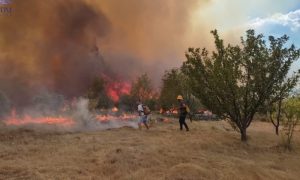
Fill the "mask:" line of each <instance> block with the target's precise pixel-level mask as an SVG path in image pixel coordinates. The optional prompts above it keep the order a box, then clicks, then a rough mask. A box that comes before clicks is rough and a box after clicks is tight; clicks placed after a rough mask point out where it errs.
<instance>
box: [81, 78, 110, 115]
mask: <svg viewBox="0 0 300 180" xmlns="http://www.w3.org/2000/svg"><path fill="white" fill-rule="evenodd" d="M87 97H88V99H89V109H90V110H93V109H99V108H106V109H107V108H110V107H112V106H113V102H112V100H111V99H110V98H109V97H108V95H107V93H106V91H105V81H104V80H103V79H101V78H95V79H94V81H93V82H92V84H91V85H90V87H89V89H88V92H87Z"/></svg>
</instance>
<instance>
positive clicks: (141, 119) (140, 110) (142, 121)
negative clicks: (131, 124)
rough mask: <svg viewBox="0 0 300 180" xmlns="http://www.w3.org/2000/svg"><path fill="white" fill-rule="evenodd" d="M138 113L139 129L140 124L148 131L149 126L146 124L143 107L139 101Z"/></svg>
mask: <svg viewBox="0 0 300 180" xmlns="http://www.w3.org/2000/svg"><path fill="white" fill-rule="evenodd" d="M138 113H139V122H138V125H139V129H142V124H144V125H145V127H146V128H147V129H149V126H148V124H147V115H146V114H145V112H144V107H143V104H142V102H141V101H140V100H139V101H138Z"/></svg>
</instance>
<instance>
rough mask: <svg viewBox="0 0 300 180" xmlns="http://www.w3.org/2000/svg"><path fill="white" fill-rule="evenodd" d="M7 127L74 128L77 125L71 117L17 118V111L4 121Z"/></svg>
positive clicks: (28, 116) (27, 116)
mask: <svg viewBox="0 0 300 180" xmlns="http://www.w3.org/2000/svg"><path fill="white" fill-rule="evenodd" d="M4 122H5V124H6V125H14V126H21V125H26V124H48V125H61V126H72V125H74V124H75V122H74V120H73V119H72V118H69V117H32V116H30V115H25V116H24V117H17V116H16V112H15V110H13V111H12V113H11V116H10V117H7V118H6V119H5V120H4Z"/></svg>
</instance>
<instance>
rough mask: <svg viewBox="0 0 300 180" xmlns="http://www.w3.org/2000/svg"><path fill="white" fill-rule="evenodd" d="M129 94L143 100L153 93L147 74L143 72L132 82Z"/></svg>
mask: <svg viewBox="0 0 300 180" xmlns="http://www.w3.org/2000/svg"><path fill="white" fill-rule="evenodd" d="M130 94H131V96H132V97H133V98H135V99H136V101H137V100H139V99H140V100H142V101H145V100H147V99H151V98H152V95H153V87H152V82H151V80H150V78H149V76H148V75H147V74H143V75H141V76H140V77H138V78H137V80H136V81H134V82H133V83H132V87H131V92H130Z"/></svg>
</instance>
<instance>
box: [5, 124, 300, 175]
mask: <svg viewBox="0 0 300 180" xmlns="http://www.w3.org/2000/svg"><path fill="white" fill-rule="evenodd" d="M189 126H190V128H191V131H190V132H185V131H182V132H180V131H179V130H178V124H177V121H174V122H171V123H157V124H155V125H154V126H153V127H152V128H151V129H150V130H149V131H147V130H145V129H143V130H141V131H140V130H138V129H132V128H126V127H125V128H120V129H113V130H106V131H98V132H84V133H82V132H78V133H74V132H73V133H66V132H49V131H47V132H42V131H37V130H29V129H24V128H23V129H8V128H5V127H4V126H3V127H2V128H1V131H0V159H1V161H0V179H128V180H132V179H136V180H141V179H170V180H171V179H172V180H173V179H228V180H232V179H272V180H275V179H295V180H296V179H299V178H300V132H299V131H297V132H296V134H295V139H294V140H295V141H294V142H295V145H294V150H293V151H291V152H286V151H284V149H283V148H282V147H281V146H279V144H280V142H281V138H280V137H278V136H276V135H275V134H274V132H273V127H272V125H271V124H270V123H263V122H254V123H253V124H252V125H251V126H250V128H249V131H248V135H249V136H250V137H249V142H248V143H247V144H245V143H242V142H240V136H239V134H238V133H236V132H234V131H233V130H231V128H230V126H229V125H228V124H227V123H225V122H223V121H219V122H204V121H201V122H193V123H192V124H191V123H189Z"/></svg>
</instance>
